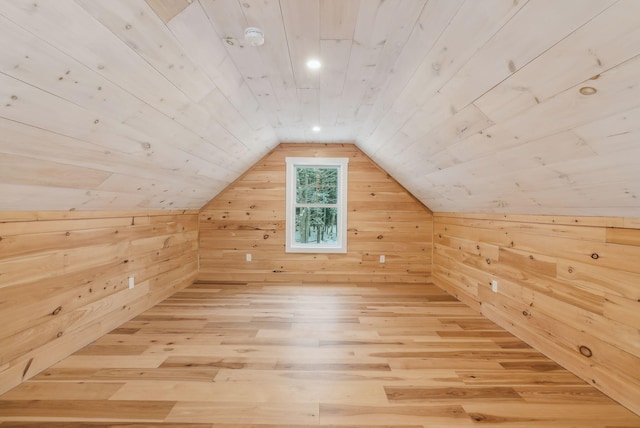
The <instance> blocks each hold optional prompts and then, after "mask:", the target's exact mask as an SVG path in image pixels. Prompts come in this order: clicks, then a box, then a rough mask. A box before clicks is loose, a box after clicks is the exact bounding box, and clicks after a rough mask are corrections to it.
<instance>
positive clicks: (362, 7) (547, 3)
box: [0, 0, 640, 216]
mask: <svg viewBox="0 0 640 428" xmlns="http://www.w3.org/2000/svg"><path fill="white" fill-rule="evenodd" d="M638 14H640V3H638V2H637V1H635V0H617V1H616V0H566V1H563V2H560V3H559V2H554V1H552V0H528V1H527V0H520V1H515V2H514V1H512V0H485V1H482V2H478V1H474V0H429V1H427V0H386V1H383V2H382V1H375V0H242V1H240V0H176V1H166V0H113V1H110V2H108V4H107V3H105V2H100V1H98V0H65V1H60V2H54V1H51V0H45V1H41V2H37V3H34V2H30V1H27V0H12V1H10V0H3V1H0V53H2V55H0V82H1V86H2V88H0V101H1V103H0V129H2V131H3V133H2V135H0V156H2V157H3V159H5V160H6V159H20V162H18V163H19V164H22V163H24V168H23V169H21V170H19V169H18V168H17V167H15V165H13V166H12V167H11V168H5V170H4V171H3V174H4V175H2V176H1V177H0V184H1V185H3V192H5V193H4V194H3V198H2V200H1V201H0V209H3V210H7V209H10V208H9V207H11V209H39V210H47V209H71V208H74V209H83V208H84V209H88V208H89V207H91V208H92V209H116V207H118V208H119V209H123V208H132V209H133V208H141V209H177V208H189V209H192V208H200V207H201V206H203V205H204V204H205V203H206V202H207V201H208V200H210V199H211V198H212V197H213V196H215V195H217V194H218V193H219V192H220V191H221V190H222V189H224V188H225V187H226V186H227V185H228V184H229V183H231V182H232V181H233V180H235V179H236V178H237V177H238V176H240V175H241V174H242V173H243V172H244V171H246V170H247V169H248V168H249V167H251V166H252V165H253V164H254V163H255V162H256V161H258V160H259V159H260V158H261V157H262V156H264V155H265V154H266V153H268V152H269V151H270V150H272V149H273V148H274V147H275V146H276V145H277V144H278V143H279V142H287V141H290V142H355V143H356V144H357V145H358V147H359V148H361V149H362V150H363V151H364V152H365V153H366V154H367V155H369V156H371V157H372V159H373V160H375V161H376V162H377V163H378V164H379V165H381V166H382V167H383V168H385V170H386V171H387V172H388V173H390V174H391V175H392V176H393V177H395V178H396V179H398V180H399V181H400V183H401V184H402V185H403V186H404V187H406V188H407V189H408V190H409V191H411V192H412V193H413V194H415V195H416V196H417V197H418V198H419V199H420V200H421V201H422V202H423V203H424V204H426V205H427V206H429V207H430V208H432V209H433V210H436V211H449V212H455V211H479V212H485V213H489V212H500V213H529V214H561V213H562V214H574V215H625V216H640V204H635V203H634V200H635V198H634V196H636V195H637V193H638V192H639V191H638V189H637V185H636V183H638V182H640V172H639V171H636V170H634V168H633V166H632V162H631V161H630V159H638V158H640V147H639V146H638V145H637V144H636V141H637V136H638V132H639V130H638V126H637V123H638V120H636V119H637V118H638V116H639V113H638V109H640V97H638V95H639V94H638V87H639V85H638V83H639V82H640V78H639V77H638V76H640V73H639V71H640V60H639V59H638V57H639V56H640V22H639V21H638V20H637V18H636V17H637V16H638ZM250 26H251V27H258V28H260V29H261V30H262V31H263V32H264V34H265V43H264V45H262V46H251V45H250V44H249V43H248V42H247V41H246V40H245V39H244V30H245V29H246V28H247V27H250ZM312 57H316V58H318V59H319V60H321V62H322V67H321V68H320V69H319V70H315V71H314V70H309V69H308V68H307V67H306V61H307V60H308V59H310V58H312ZM316 125H317V126H319V127H320V128H321V130H320V131H319V132H314V131H312V127H313V126H316ZM5 131H6V134H5V133H4V132H5ZM41 139H45V140H44V141H41ZM47 143H49V144H47ZM47 162H49V163H47ZM5 164H7V161H5ZM47 171H48V172H47ZM46 174H49V175H52V174H55V175H56V177H55V178H53V179H51V180H47V179H46V178H43V176H45V177H46ZM83 174H86V175H85V176H86V177H87V179H86V180H79V181H77V182H73V183H72V181H73V180H75V177H80V176H83ZM32 176H33V177H32ZM5 194H6V197H4V196H5ZM31 198H34V200H31ZM60 198H68V200H60ZM8 201H11V203H10V204H9V202H8Z"/></svg>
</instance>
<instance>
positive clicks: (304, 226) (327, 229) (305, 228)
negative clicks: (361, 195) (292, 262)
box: [295, 208, 338, 244]
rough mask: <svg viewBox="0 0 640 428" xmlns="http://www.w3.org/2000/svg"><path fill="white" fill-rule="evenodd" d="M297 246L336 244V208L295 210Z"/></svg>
mask: <svg viewBox="0 0 640 428" xmlns="http://www.w3.org/2000/svg"><path fill="white" fill-rule="evenodd" d="M295 242H296V243H297V244H311V243H315V244H335V243H337V242H338V209H337V208H296V239H295Z"/></svg>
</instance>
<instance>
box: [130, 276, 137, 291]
mask: <svg viewBox="0 0 640 428" xmlns="http://www.w3.org/2000/svg"><path fill="white" fill-rule="evenodd" d="M135 285H136V282H135V279H133V277H132V276H130V277H129V288H130V289H131V288H133V287H135Z"/></svg>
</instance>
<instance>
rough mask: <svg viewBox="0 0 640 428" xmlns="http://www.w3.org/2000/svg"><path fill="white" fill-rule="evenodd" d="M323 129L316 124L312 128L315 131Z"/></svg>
mask: <svg viewBox="0 0 640 428" xmlns="http://www.w3.org/2000/svg"><path fill="white" fill-rule="evenodd" d="M321 129H322V128H320V127H319V126H318V125H316V126H314V127H313V128H311V130H312V131H313V132H320V130H321Z"/></svg>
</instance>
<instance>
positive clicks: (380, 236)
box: [376, 235, 384, 239]
mask: <svg viewBox="0 0 640 428" xmlns="http://www.w3.org/2000/svg"><path fill="white" fill-rule="evenodd" d="M376 238H378V239H382V238H384V236H382V235H378V236H377V237H376Z"/></svg>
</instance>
